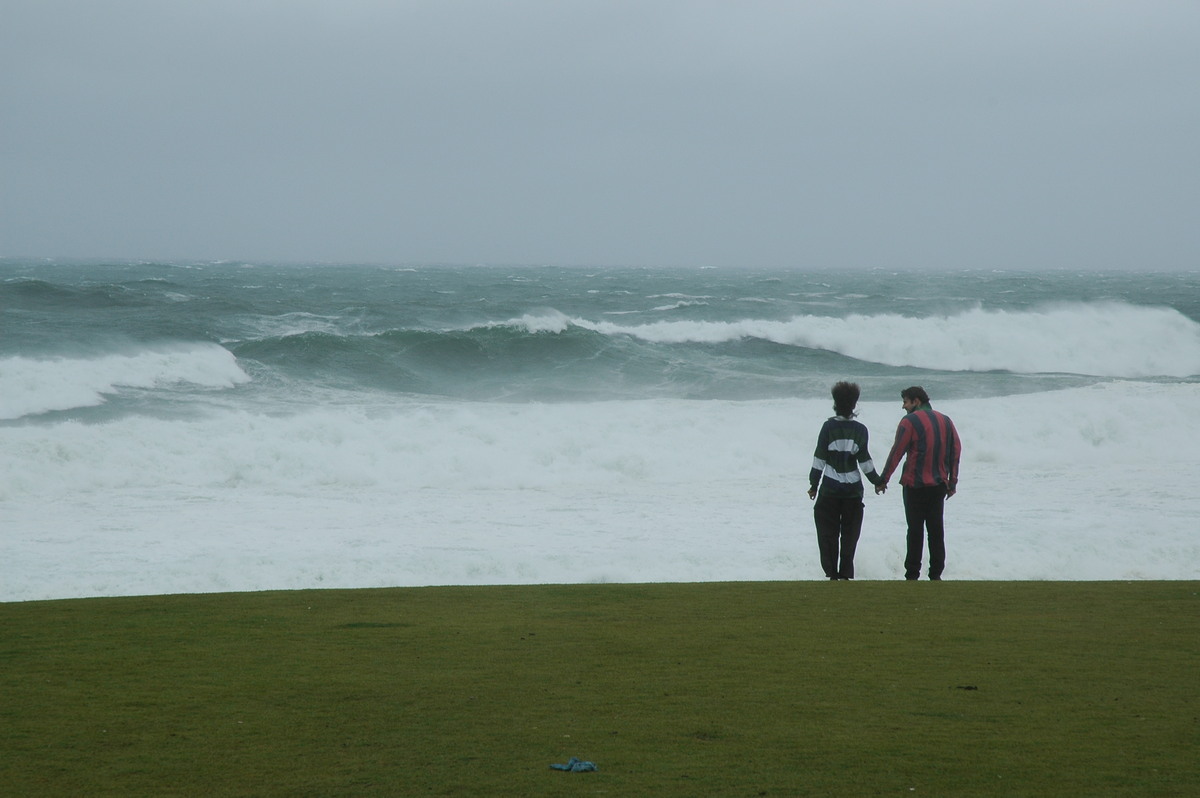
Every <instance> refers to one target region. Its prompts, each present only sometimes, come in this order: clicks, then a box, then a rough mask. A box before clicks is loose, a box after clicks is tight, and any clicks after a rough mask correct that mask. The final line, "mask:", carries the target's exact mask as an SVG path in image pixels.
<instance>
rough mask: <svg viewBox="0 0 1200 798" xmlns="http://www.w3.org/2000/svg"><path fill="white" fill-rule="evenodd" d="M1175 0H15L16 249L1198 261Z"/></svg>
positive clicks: (1194, 97)
mask: <svg viewBox="0 0 1200 798" xmlns="http://www.w3.org/2000/svg"><path fill="white" fill-rule="evenodd" d="M1197 41H1200V3H1196V2H1190V1H1189V0H1136V1H1135V0H1130V1H1129V2H1110V1H1108V0H1078V1H1077V2H1067V1H1064V0H995V1H993V0H978V1H977V2H961V1H960V0H910V1H909V2H882V1H877V2H871V1H870V0H867V1H866V2H853V3H847V2H833V1H832V0H831V1H830V2H824V1H821V0H814V1H813V2H798V1H797V0H791V1H790V2H764V1H762V0H747V1H746V2H737V3H733V2H716V1H715V0H632V1H627V0H603V2H600V1H597V0H577V1H566V0H509V1H507V2H488V1H486V0H461V1H460V0H430V1H429V2H405V1H404V0H396V1H393V2H385V0H328V2H316V1H315V0H191V1H189V0H173V1H171V2H164V0H104V2H97V1H96V0H0V256H9V257H17V256H22V257H72V258H127V259H165V260H179V259H198V260H218V259H227V260H247V261H306V262H307V261H321V262H400V263H521V264H539V263H551V264H563V265H567V264H586V265H679V266H754V267H804V268H835V269H842V268H1014V269H1038V270H1040V269H1061V268H1066V269H1091V268H1096V269H1109V268H1112V269H1166V270H1173V269H1196V268H1200V224H1198V222H1200V144H1198V143H1197V142H1200V47H1197V46H1196V42H1197Z"/></svg>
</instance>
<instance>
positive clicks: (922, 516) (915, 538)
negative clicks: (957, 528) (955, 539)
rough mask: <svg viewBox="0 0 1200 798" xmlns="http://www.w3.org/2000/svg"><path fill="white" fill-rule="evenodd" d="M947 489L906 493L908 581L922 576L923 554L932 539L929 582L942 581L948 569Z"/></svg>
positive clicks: (909, 490) (936, 486)
mask: <svg viewBox="0 0 1200 798" xmlns="http://www.w3.org/2000/svg"><path fill="white" fill-rule="evenodd" d="M945 508H946V486H945V485H934V486H933V487H930V488H905V489H904V518H905V520H906V521H908V556H906V557H905V558H904V578H905V579H916V578H917V577H918V576H920V575H921V554H922V552H923V550H924V548H925V536H926V533H928V535H929V578H930V579H940V578H941V576H942V570H943V569H945V567H946V528H945V526H944V524H943V521H942V518H943V511H944V510H945Z"/></svg>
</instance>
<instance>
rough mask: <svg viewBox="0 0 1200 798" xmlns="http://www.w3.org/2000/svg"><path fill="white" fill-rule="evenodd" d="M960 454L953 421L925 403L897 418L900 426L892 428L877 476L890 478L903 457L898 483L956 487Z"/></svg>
mask: <svg viewBox="0 0 1200 798" xmlns="http://www.w3.org/2000/svg"><path fill="white" fill-rule="evenodd" d="M961 456H962V442H961V441H960V440H959V439H958V430H956V429H954V422H953V421H951V420H950V417H949V416H947V415H945V414H943V413H939V412H937V411H936V410H934V409H933V408H932V407H930V406H929V405H922V406H921V407H920V408H918V409H917V410H914V411H913V412H911V413H909V414H908V415H906V416H905V417H904V418H902V419H900V426H898V427H897V428H896V442H895V443H893V444H892V451H891V452H890V453H889V454H888V458H887V462H886V463H885V464H884V466H883V474H881V476H882V478H883V482H885V483H886V482H887V481H888V480H889V479H891V477H892V473H893V472H894V471H895V470H896V466H898V465H900V458H901V457H903V458H904V470H903V471H901V472H900V484H901V485H904V486H905V487H909V488H929V487H933V486H934V485H945V486H947V487H948V488H950V489H956V488H957V486H958V461H959V458H960V457H961Z"/></svg>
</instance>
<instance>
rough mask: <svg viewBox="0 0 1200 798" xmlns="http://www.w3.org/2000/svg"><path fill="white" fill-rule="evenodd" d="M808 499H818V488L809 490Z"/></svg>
mask: <svg viewBox="0 0 1200 798" xmlns="http://www.w3.org/2000/svg"><path fill="white" fill-rule="evenodd" d="M808 498H810V499H815V498H817V489H816V488H809V489H808Z"/></svg>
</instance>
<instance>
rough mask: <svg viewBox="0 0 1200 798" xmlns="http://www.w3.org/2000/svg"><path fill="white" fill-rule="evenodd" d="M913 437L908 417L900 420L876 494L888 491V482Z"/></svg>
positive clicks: (876, 486)
mask: <svg viewBox="0 0 1200 798" xmlns="http://www.w3.org/2000/svg"><path fill="white" fill-rule="evenodd" d="M912 437H913V428H912V424H911V423H910V422H909V420H908V417H907V416H906V417H904V418H902V419H900V424H899V426H897V427H896V440H895V442H893V443H892V450H891V451H890V452H888V458H887V462H885V463H884V465H883V473H882V474H880V475H879V482H877V483H876V484H875V492H876V493H884V492H886V491H887V486H888V480H889V479H891V478H892V474H894V473H895V471H896V467H897V466H899V465H900V459H901V458H902V457H904V453H905V452H907V451H908V445H909V443H911V442H912Z"/></svg>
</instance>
